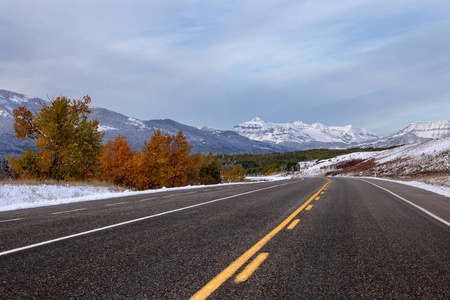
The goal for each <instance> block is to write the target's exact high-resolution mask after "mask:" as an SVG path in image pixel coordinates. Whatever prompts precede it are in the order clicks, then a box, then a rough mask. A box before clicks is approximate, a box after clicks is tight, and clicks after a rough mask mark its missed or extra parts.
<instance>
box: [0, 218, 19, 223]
mask: <svg viewBox="0 0 450 300" xmlns="http://www.w3.org/2000/svg"><path fill="white" fill-rule="evenodd" d="M20 220H23V218H16V219H9V220H1V221H0V223H6V222H14V221H20Z"/></svg>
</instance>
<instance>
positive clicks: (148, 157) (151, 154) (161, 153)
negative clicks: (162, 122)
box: [133, 130, 169, 190]
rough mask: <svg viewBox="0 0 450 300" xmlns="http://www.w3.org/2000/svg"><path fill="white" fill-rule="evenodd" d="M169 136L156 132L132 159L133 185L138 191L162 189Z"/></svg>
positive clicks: (164, 179) (167, 158) (166, 167)
mask: <svg viewBox="0 0 450 300" xmlns="http://www.w3.org/2000/svg"><path fill="white" fill-rule="evenodd" d="M168 138H169V135H167V134H166V135H162V133H161V130H157V131H156V132H155V133H154V134H153V135H152V137H151V139H150V141H149V142H147V141H145V142H144V147H143V148H142V149H141V151H140V152H138V153H136V155H135V156H134V158H133V170H134V178H135V180H134V184H135V186H136V188H137V189H139V190H146V189H156V188H161V187H164V184H165V183H166V181H167V178H168V175H167V174H168V161H169V149H168V142H167V140H168Z"/></svg>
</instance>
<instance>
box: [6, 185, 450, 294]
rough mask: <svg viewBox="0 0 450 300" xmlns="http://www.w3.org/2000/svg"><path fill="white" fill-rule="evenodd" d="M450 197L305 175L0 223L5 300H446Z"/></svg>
mask: <svg viewBox="0 0 450 300" xmlns="http://www.w3.org/2000/svg"><path fill="white" fill-rule="evenodd" d="M449 222H450V199H449V198H447V197H444V196H439V195H436V194H433V193H431V192H426V191H423V190H420V189H417V188H413V187H409V186H405V185H401V184H396V183H392V182H387V181H380V180H372V179H352V178H302V179H293V180H286V181H279V182H264V183H254V184H246V185H225V186H212V187H207V188H200V189H192V190H179V191H168V192H163V193H157V194H149V195H140V196H130V197H121V198H114V199H106V200H97V201H90V202H80V203H72V204H65V205H58V206H49V207H42V208H35V209H27V210H18V211H12V212H1V213H0V299H190V298H191V299H206V298H208V299H449V298H450V223H449Z"/></svg>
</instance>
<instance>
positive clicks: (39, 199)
mask: <svg viewBox="0 0 450 300" xmlns="http://www.w3.org/2000/svg"><path fill="white" fill-rule="evenodd" d="M290 178H291V176H283V175H274V176H262V177H251V178H249V180H251V181H252V182H257V181H278V180H287V179H290ZM252 182H243V183H223V184H218V185H215V186H219V185H230V184H249V183H252ZM211 186H214V185H208V186H205V185H195V186H185V187H178V188H162V189H158V190H148V191H139V192H135V191H129V190H126V191H122V192H118V191H115V190H114V189H113V188H108V187H96V186H71V185H63V184H62V185H56V184H55V185H48V184H41V185H22V184H20V185H16V184H3V185H0V211H9V210H17V209H24V208H32V207H41V206H50V205H59V204H66V203H73V202H82V201H91V200H101V199H107V198H112V197H124V196H133V195H145V194H154V193H160V192H167V191H177V190H189V189H197V188H203V187H211Z"/></svg>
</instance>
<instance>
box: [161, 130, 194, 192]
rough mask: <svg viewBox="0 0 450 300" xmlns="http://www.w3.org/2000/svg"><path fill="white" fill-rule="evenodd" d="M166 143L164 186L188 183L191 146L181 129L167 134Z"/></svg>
mask: <svg viewBox="0 0 450 300" xmlns="http://www.w3.org/2000/svg"><path fill="white" fill-rule="evenodd" d="M166 144H167V147H168V159H167V174H166V176H167V177H166V183H165V186H166V187H178V186H185V185H187V183H188V174H189V165H190V163H191V156H190V151H191V149H192V146H189V143H188V142H187V141H186V137H185V136H184V135H183V131H182V130H180V131H179V132H178V134H177V135H175V136H167V137H166Z"/></svg>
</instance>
